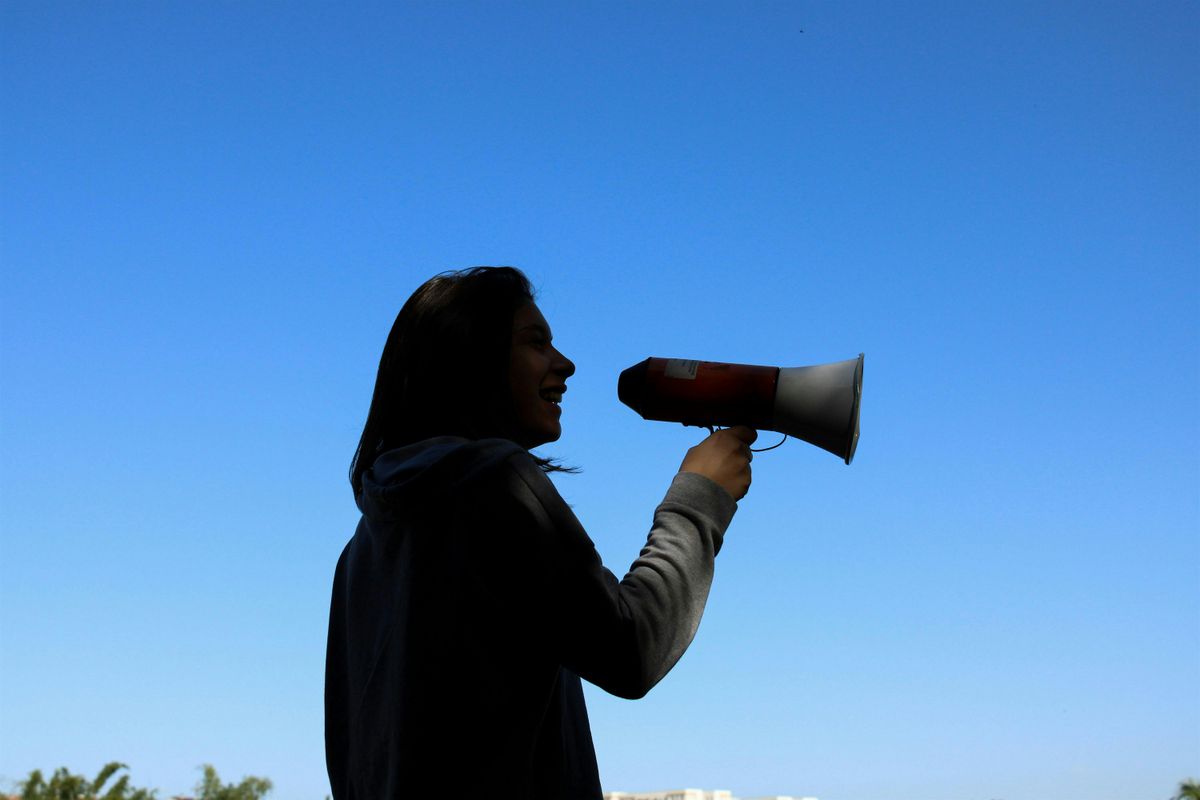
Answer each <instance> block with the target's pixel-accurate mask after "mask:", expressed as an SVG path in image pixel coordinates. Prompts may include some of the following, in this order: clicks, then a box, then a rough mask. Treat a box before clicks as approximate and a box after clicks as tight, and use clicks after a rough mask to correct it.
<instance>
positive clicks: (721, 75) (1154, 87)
mask: <svg viewBox="0 0 1200 800" xmlns="http://www.w3.org/2000/svg"><path fill="white" fill-rule="evenodd" d="M0 36H2V40H0V64H2V81H3V82H2V86H0V134H2V141H0V144H2V152H0V212H2V221H3V231H2V234H3V235H2V248H3V249H2V269H3V283H2V306H0V326H2V327H0V332H2V341H0V370H2V379H0V400H2V412H3V413H2V425H0V452H2V463H0V479H2V483H0V485H2V495H0V525H2V526H3V539H2V545H0V548H2V549H0V782H7V781H13V780H16V779H18V778H20V777H23V776H24V775H25V774H27V773H28V772H29V770H31V769H34V768H42V769H52V768H53V767H55V766H58V765H68V766H69V767H71V768H72V769H73V770H75V771H83V772H88V773H92V772H94V771H95V770H97V769H98V768H99V767H100V765H101V764H102V763H103V762H105V761H107V760H110V759H119V760H122V761H125V762H126V763H128V764H130V765H131V768H132V779H133V781H134V783H135V784H137V785H149V786H155V787H159V788H161V789H162V790H163V792H164V793H165V794H166V795H169V794H171V793H180V792H185V791H188V790H189V789H190V787H191V786H192V785H193V784H194V783H195V781H196V779H197V778H198V777H199V772H198V770H197V767H198V766H199V765H200V764H202V763H205V762H211V763H213V764H214V765H216V767H217V768H218V770H219V771H220V772H221V774H222V776H223V777H225V778H227V779H236V778H238V777H240V776H242V775H246V774H254V775H264V776H267V777H269V778H271V779H272V780H273V781H275V783H276V787H277V788H276V791H275V793H274V794H273V797H275V798H278V799H279V800H311V799H316V798H320V797H323V796H324V795H325V794H326V792H327V791H328V782H327V779H326V776H325V769H324V752H323V740H322V735H323V732H322V700H321V692H322V681H323V664H324V646H325V630H326V619H327V613H328V602H329V591H330V584H331V578H332V574H333V568H334V564H335V561H336V559H337V556H338V553H339V552H340V550H341V548H342V547H343V545H344V544H345V542H346V540H347V539H348V538H349V536H350V535H351V533H352V531H353V527H354V525H355V522H356V521H357V512H356V509H355V507H354V504H353V500H352V497H351V493H350V490H349V486H348V483H347V480H346V471H347V468H348V464H349V460H350V456H351V454H352V451H353V448H354V445H355V444H356V442H357V438H358V434H359V432H360V430H361V426H362V423H363V420H364V418H365V414H366V410H367V405H368V402H369V399H370V393H371V388H372V386H373V381H374V375H375V369H376V366H377V364H378V358H379V352H380V350H381V348H382V345H383V341H384V338H385V336H386V334H387V331H388V328H389V326H390V325H391V321H392V319H393V317H394V315H395V313H396V312H397V310H398V309H399V307H400V305H401V304H402V303H403V301H404V300H405V299H406V298H407V297H408V295H409V294H410V293H411V292H412V290H413V289H415V288H416V287H417V285H419V284H420V283H421V282H422V281H423V280H425V279H426V278H428V277H429V276H431V275H432V274H434V273H436V272H438V271H441V270H444V269H450V268H459V267H465V266H470V265H474V264H514V265H517V266H519V267H521V268H523V269H525V270H526V271H527V272H528V274H529V275H530V276H531V278H532V279H533V280H534V281H535V283H536V284H537V285H538V287H539V289H540V292H541V295H540V304H541V306H542V309H543V311H544V312H545V314H546V316H547V318H548V319H549V320H550V322H551V324H552V326H553V327H554V332H555V335H556V341H557V343H559V344H560V345H561V349H562V350H563V351H564V352H566V353H567V354H568V355H569V356H571V357H572V358H573V359H574V360H575V362H576V363H577V364H578V366H579V371H578V374H577V375H576V376H575V377H574V378H573V379H572V380H571V382H570V388H571V390H570V393H569V394H568V395H567V397H566V400H565V403H564V416H563V420H564V429H565V433H564V436H563V438H562V439H561V441H559V442H558V443H556V444H555V445H553V446H551V447H548V448H546V449H544V450H543V452H544V453H546V454H550V455H556V456H559V457H561V458H563V459H564V460H565V461H567V462H568V463H572V464H576V465H579V466H581V467H582V468H583V473H582V474H581V475H577V476H564V477H561V478H556V482H557V484H558V486H559V488H560V490H561V491H562V493H563V495H564V496H565V497H566V499H567V500H568V502H570V503H571V504H572V505H573V506H574V508H575V511H576V513H577V515H578V516H579V517H580V519H581V520H582V521H583V523H584V525H585V527H587V529H588V530H589V532H590V533H591V535H592V537H593V539H594V540H595V542H596V545H597V547H598V549H599V551H600V553H601V555H602V556H603V558H604V560H605V562H606V564H608V565H609V567H610V568H611V569H613V570H614V571H615V572H617V573H618V574H622V573H623V572H624V570H625V569H626V567H627V566H628V565H629V563H630V562H631V561H632V559H633V558H634V557H635V556H636V554H637V551H638V549H639V547H640V545H641V542H642V540H643V537H644V536H645V533H646V530H647V528H648V524H649V520H650V515H651V512H652V510H653V508H654V506H655V505H656V504H657V502H658V500H659V499H660V498H661V496H662V493H663V492H664V491H665V489H666V487H667V485H668V484H669V482H670V479H671V476H672V474H673V473H674V471H675V470H676V469H677V467H678V464H679V461H680V460H681V458H682V456H683V453H684V451H685V450H686V449H687V448H688V447H689V446H691V445H692V444H693V443H695V442H696V441H697V440H698V439H699V438H700V434H699V433H697V431H696V430H695V429H685V428H683V427H682V426H677V425H668V424H665V423H650V422H644V421H642V420H641V419H639V418H638V417H637V416H636V415H635V414H634V413H633V412H632V411H630V410H629V409H627V408H625V407H624V406H622V405H620V404H619V403H618V401H617V399H616V377H617V374H618V373H619V371H620V370H621V369H623V368H624V367H626V366H629V365H631V364H633V363H635V362H637V361H640V360H642V359H644V358H646V357H647V356H651V355H654V356H663V357H681V358H700V359H707V360H719V361H736V362H744V363H755V364H777V365H784V366H795V365H801V364H811V363H819V362H825V361H835V360H841V359H845V358H851V357H853V356H855V355H857V354H858V353H859V352H865V353H866V370H865V381H864V400H863V411H862V440H861V444H860V446H859V449H858V454H857V458H856V459H855V462H854V464H853V465H852V466H850V467H846V466H844V465H843V464H842V463H841V462H840V460H839V459H837V458H836V457H834V456H832V455H830V454H828V453H825V452H823V451H820V450H817V449H816V448H812V447H809V446H807V445H805V444H803V443H797V442H789V443H788V444H787V445H785V446H784V447H783V448H780V449H779V450H775V451H773V452H771V453H769V454H763V455H761V456H759V457H758V458H757V459H756V460H755V463H754V469H755V473H754V475H755V482H754V486H753V488H752V489H751V492H750V494H749V496H748V497H747V498H746V499H745V500H744V501H743V502H742V503H741V504H740V510H739V512H738V514H737V516H736V517H735V519H734V522H733V525H732V527H731V529H730V532H729V535H728V537H727V539H726V544H725V548H724V550H723V551H722V553H721V555H720V557H719V559H718V563H717V576H716V583H715V586H714V589H713V593H712V596H711V598H710V600H709V605H708V610H707V612H706V615H705V618H704V622H703V624H702V625H701V628H700V632H699V635H698V637H697V640H696V642H695V644H694V645H693V646H692V648H691V649H690V650H689V652H688V653H687V654H686V655H685V656H684V658H683V660H682V661H681V662H680V664H679V665H678V666H677V667H676V669H675V670H674V671H673V672H672V673H671V674H670V675H669V676H668V677H667V679H666V680H665V681H664V682H663V683H662V684H661V685H660V686H659V687H658V688H656V689H655V690H654V692H652V693H651V695H650V696H649V697H647V698H646V699H644V700H641V701H637V702H628V701H622V700H617V699H615V698H611V697H608V696H605V695H604V694H603V693H602V692H600V691H599V690H595V689H593V688H591V687H589V688H588V695H587V696H588V702H589V705H590V710H591V716H592V724H593V732H594V735H595V739H596V743H597V751H598V757H599V760H600V766H601V775H602V778H603V782H604V785H605V788H606V789H610V790H611V789H624V790H627V791H633V790H650V789H661V788H669V787H682V786H693V787H705V788H709V789H713V788H726V789H730V790H732V791H733V792H734V793H735V794H739V795H743V796H751V795H755V794H767V793H780V794H786V793H790V794H810V795H817V796H819V797H820V798H821V800H987V799H988V798H1004V800H1140V799H1146V800H1163V799H1164V798H1166V797H1168V796H1169V795H1170V794H1171V793H1172V792H1173V790H1174V789H1175V787H1176V786H1177V784H1178V782H1179V781H1180V780H1182V779H1183V778H1185V777H1188V776H1189V775H1192V776H1197V777H1200V722H1198V720H1200V581H1198V580H1197V577H1196V576H1197V573H1198V567H1200V325H1198V321H1200V266H1198V265H1200V189H1198V187H1200V146H1198V145H1200V55H1198V54H1200V5H1197V4H1196V3H1194V2H1156V3H1145V2H1120V3H1110V2H1087V3H1084V2H1054V3H1044V2H1036V3H1035V2H1028V3H1026V2H1018V3H989V4H985V3H975V2H968V3H955V2H917V3H823V4H816V3H800V2H797V3H762V2H759V3H749V2H748V3H713V2H699V3H672V2H657V1H655V2H640V3H630V2H608V3H580V2H569V3H563V2H557V3H551V2H537V3H534V2H525V3H512V2H487V3H484V2H479V3H465V2H438V3H433V2H428V3H426V2H423V3H412V4H401V3H383V4H363V3H343V4H334V3H300V2H288V3H265V2H259V3H250V2H223V1H218V2H205V3H199V2H129V1H127V0H123V1H122V2H107V3H90V2H89V3H83V2H81V3H62V2H46V1H44V0H43V1H39V2H26V1H25V0H19V1H18V0H7V1H6V2H4V3H3V4H0ZM771 441H773V437H771V436H770V435H768V434H764V436H763V442H764V443H770V442H771ZM5 785H6V784H5Z"/></svg>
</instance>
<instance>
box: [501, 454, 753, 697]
mask: <svg viewBox="0 0 1200 800" xmlns="http://www.w3.org/2000/svg"><path fill="white" fill-rule="evenodd" d="M510 465H511V468H512V473H511V474H510V481H509V485H508V488H509V491H510V492H511V495H512V496H513V497H514V498H515V500H516V505H517V513H518V515H519V516H520V517H523V520H521V521H520V522H518V526H519V530H518V531H516V532H515V533H516V535H518V536H520V537H522V538H526V537H530V538H529V539H527V543H528V544H532V545H533V546H534V547H535V548H536V550H537V555H536V556H535V557H534V558H531V559H530V562H529V565H530V567H531V568H532V570H534V572H535V574H531V575H527V576H526V579H527V580H529V581H530V582H532V584H533V585H535V586H537V587H538V588H537V594H538V595H539V596H540V598H541V599H540V601H539V603H538V605H539V606H540V605H543V602H544V604H545V605H547V606H548V608H547V609H546V614H545V616H544V617H543V618H544V620H545V624H546V625H547V631H546V633H547V636H548V638H549V640H550V642H551V643H552V646H553V647H555V648H556V650H557V655H558V657H559V658H560V660H561V663H562V664H563V665H564V666H565V667H567V668H568V669H570V670H571V671H572V672H575V673H576V674H578V675H580V676H581V677H583V678H584V679H586V680H588V681H590V682H591V683H594V684H596V685H597V686H599V687H600V688H602V689H604V690H605V691H607V692H609V693H611V694H614V695H617V696H619V697H625V698H631V699H632V698H638V697H642V696H644V695H645V694H646V693H647V692H649V691H650V689H651V688H653V687H654V686H655V684H657V683H658V682H659V681H660V680H662V678H663V676H664V675H666V674H667V672H669V671H670V669H671V668H672V667H673V666H674V665H675V663H676V662H677V661H679V658H680V657H681V656H682V655H683V652H684V651H685V650H686V649H687V647H688V645H689V644H691V642H692V639H693V638H694V637H695V635H696V630H697V628H698V627H699V625H700V617H701V615H702V614H703V612H704V605H705V602H706V601H707V599H708V592H709V588H710V587H711V586H712V579H713V565H714V559H715V557H716V554H717V552H718V551H719V550H720V549H721V544H722V541H723V538H724V535H725V530H726V529H727V528H728V526H729V523H730V521H731V520H732V518H733V515H734V512H735V511H736V509H737V504H736V503H735V502H734V500H733V498H732V497H731V496H730V495H729V494H728V493H727V492H726V491H725V490H724V489H722V488H721V487H720V486H718V485H717V484H716V483H714V482H713V481H711V480H709V479H708V478H706V477H704V476H702V475H698V474H695V473H680V474H678V475H676V476H675V478H674V479H673V480H672V482H671V486H670V488H669V489H668V490H667V493H666V496H665V497H664V498H663V501H662V503H660V504H659V506H658V507H657V508H656V509H655V511H654V517H653V522H652V524H651V528H650V533H649V535H648V536H647V538H646V543H645V546H643V547H642V550H641V552H640V553H639V554H638V557H637V559H636V560H634V562H633V564H632V565H631V566H630V568H629V571H628V572H627V573H626V575H625V577H624V578H622V579H620V580H617V578H616V576H615V575H613V573H612V572H610V571H609V570H608V569H606V568H605V567H604V565H603V564H602V563H601V561H600V556H599V554H598V553H597V552H596V548H595V545H594V544H593V543H592V540H591V539H590V538H589V537H588V535H587V533H586V532H585V531H584V530H583V527H582V526H581V525H580V523H579V521H578V520H577V519H576V518H575V515H574V513H572V512H571V510H570V508H569V507H568V506H567V504H566V503H565V502H563V500H562V498H561V496H560V495H559V494H558V491H557V490H556V489H555V488H554V485H553V484H552V483H551V482H550V481H549V479H548V478H546V476H545V474H544V473H542V471H541V470H540V469H539V468H538V467H537V466H536V465H535V464H534V463H533V462H532V460H527V459H521V458H514V459H513V460H512V461H510Z"/></svg>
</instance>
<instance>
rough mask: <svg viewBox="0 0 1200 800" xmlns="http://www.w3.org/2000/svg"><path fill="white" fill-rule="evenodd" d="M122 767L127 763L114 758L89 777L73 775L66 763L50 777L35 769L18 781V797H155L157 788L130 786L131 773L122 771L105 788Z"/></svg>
mask: <svg viewBox="0 0 1200 800" xmlns="http://www.w3.org/2000/svg"><path fill="white" fill-rule="evenodd" d="M123 769H128V767H126V766H125V765H124V764H122V763H120V762H118V761H111V762H109V763H108V764H105V765H104V768H103V769H101V770H100V772H99V773H97V775H96V777H95V779H94V780H90V781H89V780H88V779H87V778H85V777H84V776H82V775H72V774H71V772H70V771H69V770H68V769H67V768H66V767H59V768H58V769H56V770H54V774H53V775H51V776H50V780H49V781H47V780H46V779H45V777H44V776H43V775H42V771H41V770H40V769H35V770H34V771H33V772H31V773H29V777H28V778H26V779H25V780H24V781H23V782H21V783H19V784H17V791H19V792H20V794H19V795H18V797H20V798H21V800H154V791H152V790H150V789H133V788H130V786H129V776H128V775H122V776H121V777H120V778H118V779H117V780H116V782H115V783H113V785H112V786H110V787H108V791H104V785H105V784H106V783H108V779H109V778H111V777H112V776H113V775H115V774H116V773H117V772H118V771H120V770H123ZM101 792H104V793H103V794H101Z"/></svg>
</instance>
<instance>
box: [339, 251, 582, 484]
mask: <svg viewBox="0 0 1200 800" xmlns="http://www.w3.org/2000/svg"><path fill="white" fill-rule="evenodd" d="M518 317H519V318H520V319H518ZM535 317H536V318H535ZM514 323H520V324H519V325H515V324H514ZM518 328H520V330H518ZM549 336H550V332H549V328H548V326H547V325H546V324H545V320H544V319H542V317H541V313H540V312H538V311H537V306H535V305H533V287H532V286H531V285H530V283H529V280H528V278H526V277H525V275H524V274H522V273H521V271H520V270H518V269H515V268H513V267H473V268H471V269H466V270H461V271H458V272H446V273H442V274H440V275H437V276H435V277H433V278H431V279H430V280H428V281H426V282H425V283H424V284H422V285H421V287H420V288H419V289H417V291H415V292H414V293H413V295H412V297H410V298H409V299H408V302H406V303H405V304H404V307H403V308H401V309H400V313H399V314H398V315H397V316H396V321H395V323H394V324H393V325H392V330H391V332H390V333H389V334H388V338H387V343H386V344H385V345H384V349H383V356H382V358H381V359H380V362H379V373H378V375H377V377H376V379H375V393H374V395H373V396H372V398H371V410H370V412H369V413H368V415H367V423H366V426H365V427H364V429H363V434H362V438H361V439H360V440H359V445H358V450H357V451H356V452H355V454H354V460H353V462H352V463H351V467H350V481H351V483H352V484H353V486H354V488H355V490H356V491H357V490H358V488H359V486H360V479H361V476H362V473H363V472H365V471H366V470H367V469H369V468H370V466H371V464H372V463H374V461H375V457H376V456H377V455H378V454H379V453H382V452H385V451H387V450H391V449H393V448H396V447H402V446H404V445H406V444H411V443H412V442H417V441H420V440H422V439H427V438H429V437H431V436H464V437H467V438H471V439H479V438H484V437H489V436H500V437H505V438H509V439H513V440H514V441H517V442H518V443H519V444H521V445H522V446H525V447H535V446H537V445H539V444H544V443H545V442H548V441H553V440H554V439H557V438H558V433H559V429H558V419H557V413H558V409H557V407H555V406H554V405H553V404H551V403H549V402H547V401H546V399H545V398H544V397H540V396H536V395H538V394H539V393H541V392H542V391H543V390H545V389H548V388H555V387H561V386H562V385H563V384H564V382H565V380H566V377H567V376H569V375H570V374H571V373H572V372H574V370H575V367H574V365H573V364H571V363H570V362H569V361H567V360H566V359H565V358H563V357H562V356H561V355H560V354H558V353H557V351H556V350H554V349H553V347H551V346H550V343H549ZM539 375H540V377H541V382H540V383H539V384H538V388H536V389H534V388H532V387H533V381H534V380H535V379H537V377H538V376H539ZM534 396H536V397H534ZM531 397H532V398H533V399H531ZM535 399H536V401H537V403H540V404H541V405H540V406H539V405H536V404H535ZM551 418H552V419H551Z"/></svg>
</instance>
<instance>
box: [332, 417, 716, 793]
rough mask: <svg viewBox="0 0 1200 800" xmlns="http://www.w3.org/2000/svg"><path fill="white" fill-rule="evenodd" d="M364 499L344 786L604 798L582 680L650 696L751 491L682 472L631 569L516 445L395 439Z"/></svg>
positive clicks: (699, 608) (337, 727)
mask: <svg viewBox="0 0 1200 800" xmlns="http://www.w3.org/2000/svg"><path fill="white" fill-rule="evenodd" d="M356 501H357V503H358V507H359V509H360V510H361V511H362V519H361V521H360V522H359V524H358V528H357V530H356V531H355V533H354V536H353V538H352V539H351V540H350V542H349V543H348V544H347V545H346V547H345V549H344V550H343V552H342V555H341V558H340V559H339V560H338V564H337V569H336V572H335V574H334V581H333V598H332V602H331V605H330V619H329V641H328V651H327V655H326V675H325V748H326V760H327V765H328V769H329V778H330V784H331V787H332V790H333V797H334V800H385V798H386V799H387V800H400V799H401V798H418V797H424V796H426V795H427V794H429V793H431V792H437V793H439V794H442V795H444V796H454V797H458V796H470V794H469V793H470V792H485V791H486V792H487V793H488V796H492V797H512V798H539V799H540V798H553V799H554V800H576V799H577V798H578V799H579V800H583V799H585V798H586V800H600V797H601V791H600V779H599V775H598V771H597V767H596V756H595V750H594V748H593V746H592V738H591V731H590V728H589V725H588V718H587V708H586V706H585V704H584V698H583V691H582V687H581V685H580V678H581V677H582V678H583V679H585V680H588V681H590V682H591V683H593V684H595V685H597V686H599V687H600V688H601V689H604V690H605V691H607V692H610V693H611V694H614V695H617V696H619V697H625V698H631V699H632V698H639V697H642V696H643V695H645V694H646V693H647V692H648V691H649V690H650V689H651V688H652V687H653V686H654V685H655V684H656V683H658V682H659V681H660V680H661V679H662V678H663V676H664V675H666V673H667V672H668V671H669V670H670V669H671V668H672V667H673V666H674V665H675V663H676V662H677V661H678V660H679V658H680V656H682V655H683V652H684V650H685V649H686V648H687V646H688V645H689V644H690V643H691V641H692V638H693V637H694V636H695V634H696V629H697V626H698V625H699V624H700V617H701V614H702V613H703V611H704V604H705V601H706V599H707V597H708V591H709V587H710V586H711V584H712V576H713V560H714V558H715V557H716V554H717V552H718V551H719V550H720V548H721V543H722V539H723V536H724V533H725V530H726V528H727V527H728V525H729V522H730V520H731V519H732V517H733V514H734V511H735V510H736V507H737V506H736V504H735V503H734V501H733V498H732V497H731V496H730V495H729V494H728V493H727V492H726V491H725V490H724V489H722V488H721V487H720V486H718V485H717V484H716V483H714V482H713V481H711V480H709V479H708V478H706V477H704V476H701V475H698V474H694V473H680V474H678V475H676V476H675V478H674V480H673V481H672V483H671V486H670V488H669V489H668V491H667V494H666V497H665V498H664V499H663V502H662V503H661V504H660V505H659V506H658V508H657V509H656V510H655V512H654V518H653V523H652V526H651V529H650V533H649V536H648V537H647V539H646V544H645V546H644V547H643V548H642V551H641V553H640V555H639V556H638V558H637V559H636V560H635V561H634V562H633V565H632V566H631V567H630V569H629V572H628V573H627V574H626V575H625V577H624V578H622V579H621V580H618V579H617V578H616V576H615V575H613V573H612V572H610V571H609V570H608V569H606V568H605V567H604V565H603V564H601V562H600V557H599V555H598V554H597V553H596V549H595V546H594V545H593V543H592V541H591V539H589V538H588V535H587V533H585V532H584V529H583V527H582V526H581V525H580V523H579V521H578V520H577V519H576V518H575V515H574V514H573V513H572V511H571V509H570V508H569V507H568V506H567V504H566V503H565V502H563V499H562V498H561V497H560V496H559V494H558V491H557V490H556V489H555V488H554V485H553V484H552V483H551V482H550V480H549V479H548V478H547V477H546V475H545V473H544V472H543V471H542V470H541V468H540V467H539V466H538V464H537V462H536V461H535V460H534V459H533V457H532V456H530V454H529V453H528V452H527V451H525V450H524V449H523V448H521V447H520V446H518V445H516V444H514V443H513V442H509V441H506V440H502V439H484V440H468V439H460V438H455V437H438V438H434V439H428V440H425V441H423V442H418V443H416V444H413V445H410V446H407V447H403V448H399V449H396V450H392V451H389V452H386V453H383V454H381V455H380V456H379V457H378V458H377V459H376V461H375V463H374V465H373V466H372V467H371V469H370V470H368V471H367V472H366V473H365V474H364V475H363V481H362V490H361V491H360V492H359V493H358V495H357V497H356Z"/></svg>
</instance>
